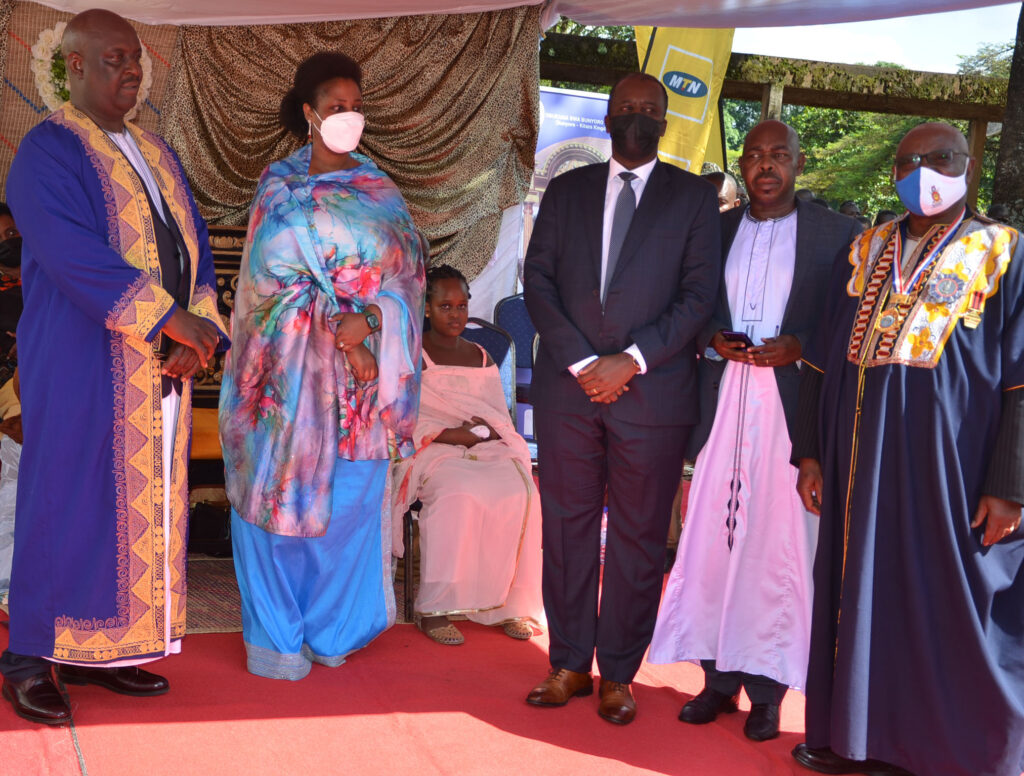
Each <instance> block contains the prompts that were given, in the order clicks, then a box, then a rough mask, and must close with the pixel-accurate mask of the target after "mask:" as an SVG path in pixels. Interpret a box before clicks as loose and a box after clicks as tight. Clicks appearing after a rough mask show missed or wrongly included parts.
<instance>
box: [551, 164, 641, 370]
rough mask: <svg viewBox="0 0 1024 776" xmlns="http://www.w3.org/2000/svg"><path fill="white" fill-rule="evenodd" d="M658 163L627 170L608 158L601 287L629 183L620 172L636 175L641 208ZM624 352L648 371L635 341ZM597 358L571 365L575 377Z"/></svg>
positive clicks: (602, 239) (634, 182)
mask: <svg viewBox="0 0 1024 776" xmlns="http://www.w3.org/2000/svg"><path fill="white" fill-rule="evenodd" d="M657 163H658V159H657V157H655V158H654V159H652V160H651V161H649V162H647V164H643V165H640V166H639V167H636V168H634V169H632V170H627V169H626V168H625V167H623V166H622V165H621V164H619V163H618V162H617V161H615V160H614V159H609V160H608V182H607V183H606V184H605V189H604V215H603V217H602V219H601V286H600V287H601V288H604V286H605V275H607V273H608V244H609V243H610V242H611V241H612V218H613V216H614V214H615V203H616V202H617V201H618V199H619V192H621V191H622V187H623V186H625V185H627V182H626V181H624V180H623V179H622V178H620V177H619V173H621V172H631V173H633V174H634V175H635V176H636V177H635V178H634V179H633V180H631V181H629V182H628V184H629V185H631V186H632V187H633V193H634V194H635V195H636V206H637V207H638V208H639V207H640V198H641V197H642V196H643V194H644V188H645V187H646V186H647V179H648V178H650V177H651V171H652V170H653V169H654V165H655V164H657ZM623 352H625V353H628V354H629V355H630V356H632V357H633V358H635V359H636V362H637V363H638V364H639V365H640V374H645V373H646V372H647V362H646V361H644V357H643V354H642V353H641V352H640V348H638V347H637V346H636V344H635V343H634V344H633V345H630V346H629V347H628V348H626V349H625V351H623ZM596 360H597V356H587V357H586V358H584V359H580V360H579V361H577V362H576V363H575V364H573V365H572V366H570V367H569V371H570V372H571V373H572V375H573V376H574V377H575V376H576V375H577V374H579V372H580V370H581V369H583V367H585V366H586V365H587V364H589V363H591V362H592V361H596Z"/></svg>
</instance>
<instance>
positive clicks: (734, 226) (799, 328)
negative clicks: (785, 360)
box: [687, 200, 863, 458]
mask: <svg viewBox="0 0 1024 776" xmlns="http://www.w3.org/2000/svg"><path fill="white" fill-rule="evenodd" d="M746 210H747V209H746V208H745V207H737V208H733V209H732V210H728V211H726V212H725V213H723V214H722V273H723V280H722V283H721V285H720V287H719V293H718V301H717V303H716V304H715V312H714V315H712V317H711V320H710V321H709V322H708V324H707V326H706V327H705V328H704V331H702V332H701V334H700V336H699V337H698V345H699V347H700V351H701V354H702V355H703V353H704V351H705V350H706V349H707V348H708V346H709V345H710V343H711V338H712V337H713V336H714V334H715V332H717V331H721V330H722V329H725V330H727V331H728V330H732V329H733V323H732V314H731V313H730V311H729V297H728V293H727V289H726V286H725V280H724V274H725V260H726V258H728V256H729V250H730V249H731V248H732V242H733V240H734V239H735V237H736V232H737V230H738V229H739V226H740V222H741V221H742V220H743V215H744V213H745V212H746ZM796 219H797V220H796V263H795V265H794V267H793V285H792V286H791V289H790V292H789V300H788V301H787V302H786V310H785V312H784V313H783V316H782V325H781V326H780V327H779V334H792V335H793V336H794V337H796V338H797V339H798V340H800V347H801V349H804V348H806V347H807V342H808V341H809V340H810V338H811V335H813V334H814V333H815V331H816V329H817V326H818V323H819V321H820V320H821V319H822V312H823V311H824V309H825V301H826V297H827V296H828V290H829V277H830V276H831V272H832V265H833V263H834V262H836V261H846V259H847V256H848V254H849V250H850V243H851V242H853V238H854V237H856V236H857V235H858V234H859V233H860V232H861V231H862V230H863V227H862V226H861V225H860V223H859V222H858V221H856V220H854V219H852V218H850V217H848V216H844V215H841V214H840V213H836V212H833V211H831V210H829V209H828V208H824V207H822V206H821V205H815V204H812V203H810V202H803V201H800V200H798V201H797V213H796ZM758 344H760V343H758ZM725 365H726V361H724V360H721V361H716V360H711V359H707V358H702V359H701V364H700V409H701V413H700V414H701V417H700V424H699V425H698V426H697V428H696V429H695V430H694V433H693V434H692V436H691V437H690V444H689V449H688V451H687V456H688V457H690V458H694V457H696V454H697V453H698V452H699V451H700V449H701V448H702V447H703V446H704V443H705V442H706V441H707V439H708V436H709V435H710V433H711V424H712V422H713V421H714V419H715V410H716V409H717V407H718V385H719V383H720V381H721V379H722V373H723V372H725ZM774 370H775V382H776V384H777V385H778V386H779V396H780V397H781V398H782V409H783V412H784V413H785V415H786V428H787V429H788V430H789V436H790V439H792V438H793V426H794V422H795V418H796V410H797V398H798V395H799V391H800V370H799V368H798V367H797V365H796V364H790V365H788V366H777V367H774Z"/></svg>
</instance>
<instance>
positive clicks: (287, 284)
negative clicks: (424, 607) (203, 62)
mask: <svg viewBox="0 0 1024 776" xmlns="http://www.w3.org/2000/svg"><path fill="white" fill-rule="evenodd" d="M359 84H360V71H359V66H358V65H357V64H356V63H355V62H354V61H352V60H351V59H349V58H348V57H346V56H344V55H342V54H336V53H326V52H325V53H320V54H316V55H314V56H312V57H310V58H309V59H307V60H306V61H305V62H303V63H302V64H301V65H300V66H299V68H298V71H297V72H296V74H295V85H294V87H293V88H292V90H291V91H290V92H289V93H288V94H287V95H286V96H285V98H284V100H283V101H282V103H281V122H282V124H283V125H284V126H285V127H286V128H287V129H289V130H291V131H293V132H295V133H296V134H298V135H299V136H307V135H308V137H310V139H311V141H312V142H311V143H310V144H307V145H306V146H304V147H303V148H301V149H299V150H298V151H296V152H295V153H294V154H292V155H291V156H289V157H288V158H286V159H283V160H281V161H279V162H276V163H274V164H272V165H270V166H269V167H268V168H267V169H266V170H265V171H264V173H263V176H262V178H261V179H260V183H259V188H258V189H257V192H256V199H255V200H254V202H253V206H252V213H251V217H250V219H249V234H248V237H247V240H246V252H245V257H244V259H243V261H242V268H241V271H240V273H239V279H238V291H237V294H236V297H235V311H234V316H233V319H232V338H233V341H234V343H235V348H234V349H233V351H232V354H231V356H230V357H229V359H228V362H227V364H226V365H225V369H224V380H223V386H222V388H221V394H220V434H221V443H222V446H223V449H224V462H225V465H226V470H227V490H228V497H229V499H230V500H231V504H232V507H233V509H232V514H231V532H232V543H233V546H234V557H235V570H236V573H237V577H238V587H239V590H240V592H241V597H242V627H243V637H244V639H245V647H246V654H247V656H248V668H249V671H251V672H252V673H254V674H258V675H260V676H267V677H273V678H282V679H301V678H302V677H304V676H305V675H306V674H307V673H309V670H310V666H311V663H313V662H316V663H321V664H323V665H328V666H336V665H340V664H341V663H342V662H344V658H345V656H346V655H347V654H348V653H350V652H352V651H354V650H356V649H359V648H361V647H363V646H365V645H366V644H367V643H368V642H369V641H371V640H372V639H373V638H375V637H376V636H377V635H379V634H380V633H381V632H383V631H384V630H385V629H386V628H387V627H389V626H390V625H392V624H393V623H394V618H395V605H394V592H393V588H392V585H391V566H390V541H391V527H390V519H391V516H390V510H389V508H388V507H389V505H390V496H389V494H388V492H387V490H388V486H387V484H388V481H389V478H388V466H389V462H390V461H391V460H392V459H396V458H399V457H401V456H404V455H409V454H411V452H412V442H411V438H412V431H413V428H414V426H415V422H416V407H417V404H418V400H419V378H420V375H419V363H418V362H419V358H418V355H419V352H420V334H419V322H420V320H421V316H422V309H423V260H424V255H425V245H424V243H423V241H422V239H421V238H420V236H419V235H418V233H417V232H416V230H415V227H414V226H413V223H412V220H411V219H410V217H409V212H408V210H407V209H406V206H405V202H404V201H403V200H402V196H401V194H399V192H398V189H397V188H396V187H395V185H394V183H393V182H392V181H391V180H390V179H389V178H388V177H387V175H385V174H384V173H383V172H381V171H380V170H379V169H378V168H377V167H376V166H375V165H374V164H373V162H371V161H370V160H369V159H368V158H367V157H365V156H363V155H361V154H357V153H353V152H352V151H353V150H354V149H355V147H356V145H357V143H358V141H359V136H360V133H361V130H362V127H363V118H362V94H361V91H360V86H359Z"/></svg>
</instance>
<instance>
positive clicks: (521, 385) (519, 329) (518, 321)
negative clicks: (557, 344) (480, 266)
mask: <svg viewBox="0 0 1024 776" xmlns="http://www.w3.org/2000/svg"><path fill="white" fill-rule="evenodd" d="M494 323H495V324H497V325H498V326H500V327H501V328H503V329H504V330H505V331H507V332H508V333H509V334H511V335H512V339H513V340H514V341H515V343H516V394H517V396H516V398H517V399H518V400H519V401H522V402H529V401H530V382H531V380H532V378H533V355H534V348H533V343H534V338H535V337H536V336H537V329H536V328H535V327H534V325H533V321H531V320H530V313H529V312H527V310H526V302H525V301H523V295H522V294H515V295H514V296H506V297H505V298H504V299H501V300H499V302H498V303H497V304H496V305H494Z"/></svg>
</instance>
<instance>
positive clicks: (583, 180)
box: [524, 73, 721, 724]
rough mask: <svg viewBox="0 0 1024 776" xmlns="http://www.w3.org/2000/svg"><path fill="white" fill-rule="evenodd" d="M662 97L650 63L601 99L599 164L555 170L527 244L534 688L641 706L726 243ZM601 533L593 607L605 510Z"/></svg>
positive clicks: (612, 708) (610, 716)
mask: <svg viewBox="0 0 1024 776" xmlns="http://www.w3.org/2000/svg"><path fill="white" fill-rule="evenodd" d="M667 104H668V96H667V93H666V92H665V88H664V87H663V86H662V85H661V83H660V82H659V81H658V80H657V79H655V78H653V77H651V76H649V75H645V74H641V73H633V74H630V75H628V76H626V77H624V78H623V79H621V80H620V81H619V82H618V83H617V84H616V85H615V86H614V87H613V89H612V93H611V95H610V97H609V100H608V115H607V116H606V117H605V128H606V129H607V130H608V133H609V134H610V135H611V138H612V159H611V161H610V162H609V163H607V164H594V165H589V166H586V167H582V168H578V169H576V170H572V171H570V172H567V173H565V174H564V175H561V176H559V177H558V178H556V179H554V180H553V181H552V182H551V184H550V185H549V186H548V189H547V191H546V192H545V194H544V200H543V203H542V206H541V209H540V213H539V214H538V216H537V221H536V223H535V225H534V230H533V237H532V239H531V240H530V247H529V250H528V251H527V254H526V265H525V281H524V282H525V289H526V305H527V308H528V309H529V311H530V317H531V318H532V319H533V322H534V325H536V327H537V331H538V333H539V334H540V349H539V351H538V353H537V361H536V364H535V367H534V374H533V381H534V382H533V385H532V386H531V395H533V394H534V392H536V402H535V405H534V406H535V416H534V417H535V426H536V428H537V429H538V452H539V468H540V491H541V505H542V509H543V515H544V517H543V534H544V577H543V590H544V607H545V609H546V612H547V617H548V623H549V626H550V636H551V647H550V655H549V657H550V662H551V672H550V674H549V675H548V677H547V678H546V679H545V680H544V681H543V682H541V683H540V684H539V685H538V686H537V687H535V688H534V689H533V690H532V691H531V692H530V694H529V695H528V696H527V699H526V700H527V702H528V703H531V704H534V705H537V706H562V705H565V703H567V702H568V700H569V699H570V698H572V697H573V696H581V695H590V694H591V693H592V692H593V678H592V676H591V674H590V668H591V663H592V662H593V659H594V653H595V650H596V653H597V663H598V668H599V669H600V673H601V684H600V698H601V702H600V706H599V709H598V713H599V714H600V715H601V716H602V717H604V718H605V719H607V720H609V721H611V722H615V723H618V724H626V723H628V722H630V721H632V719H633V718H634V716H635V715H636V702H635V699H634V698H633V694H632V690H631V688H630V684H631V682H632V681H633V677H634V675H635V674H636V672H637V670H638V668H639V667H640V662H641V660H642V659H643V655H644V651H645V650H646V649H647V645H648V643H649V642H650V638H651V633H652V630H653V628H654V621H655V617H656V615H657V609H658V599H659V597H660V595H661V585H662V574H663V566H664V560H665V535H666V533H667V531H668V524H669V519H670V511H671V506H672V499H673V496H674V495H675V491H676V486H677V484H678V482H679V472H680V470H681V468H682V461H683V452H684V450H685V448H686V441H687V438H688V436H689V434H690V430H691V428H692V426H693V425H694V424H695V423H696V422H697V416H698V410H697V379H696V349H695V345H694V338H695V337H696V335H697V334H698V332H700V331H701V329H702V328H703V326H704V324H705V323H706V322H707V321H708V319H709V317H710V316H711V312H712V309H713V307H714V302H715V298H716V293H717V290H718V282H719V281H718V278H719V263H720V260H721V259H720V246H719V217H718V202H717V196H716V192H715V189H714V187H713V186H712V185H711V184H709V183H708V182H707V181H702V180H701V179H700V178H698V177H697V176H695V175H691V174H690V173H687V172H684V171H682V170H680V169H679V168H677V167H673V166H672V165H668V164H663V163H661V162H659V161H658V159H657V153H658V141H659V139H660V138H661V136H662V135H664V133H665V126H666V122H665V111H666V108H667ZM606 491H607V505H608V534H607V545H606V557H605V566H604V575H603V581H602V582H601V595H600V614H598V608H599V607H598V587H599V579H601V568H600V541H601V516H602V512H603V508H604V505H605V496H606Z"/></svg>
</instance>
